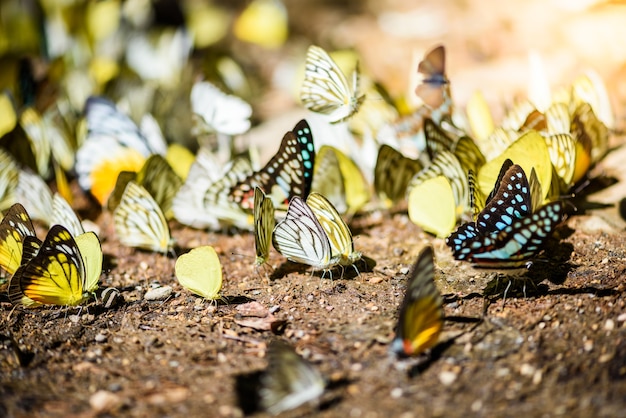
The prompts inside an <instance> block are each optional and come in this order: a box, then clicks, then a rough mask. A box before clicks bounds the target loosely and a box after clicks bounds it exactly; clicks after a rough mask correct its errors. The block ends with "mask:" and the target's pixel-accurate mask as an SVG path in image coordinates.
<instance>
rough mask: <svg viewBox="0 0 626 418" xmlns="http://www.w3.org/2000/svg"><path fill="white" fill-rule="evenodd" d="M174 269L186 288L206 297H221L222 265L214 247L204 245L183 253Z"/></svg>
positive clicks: (212, 298)
mask: <svg viewBox="0 0 626 418" xmlns="http://www.w3.org/2000/svg"><path fill="white" fill-rule="evenodd" d="M174 269H175V271H176V278H177V279H178V282H179V283H180V284H181V285H182V286H183V287H184V288H185V289H187V290H189V291H190V292H192V293H195V294H196V295H199V296H202V297H203V298H205V299H210V300H216V299H220V290H221V289H222V265H221V264H220V260H219V257H218V256H217V253H216V252H215V249H214V248H213V247H211V246H209V245H203V246H201V247H197V248H194V249H193V250H191V251H189V252H188V253H186V254H183V255H181V256H180V257H178V259H177V260H176V265H175V266H174Z"/></svg>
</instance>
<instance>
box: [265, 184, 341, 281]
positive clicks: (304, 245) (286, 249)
mask: <svg viewBox="0 0 626 418" xmlns="http://www.w3.org/2000/svg"><path fill="white" fill-rule="evenodd" d="M272 242H273V244H274V248H276V251H278V252H279V253H281V254H282V255H284V256H285V257H287V259H288V260H290V261H294V262H296V263H302V264H307V265H310V266H313V267H315V268H317V269H328V268H329V267H331V266H333V265H334V264H336V263H337V262H338V260H337V259H336V258H334V257H332V253H331V247H330V242H329V240H328V236H327V235H326V232H325V231H324V228H323V227H322V225H321V224H320V222H319V221H318V220H317V218H316V217H315V214H314V213H313V211H312V210H311V208H309V206H308V205H307V204H306V202H305V201H304V200H302V199H301V198H300V197H298V196H295V197H294V198H293V199H291V202H290V203H289V209H288V210H287V216H286V217H285V219H284V220H282V221H281V222H279V223H278V224H277V225H276V227H275V228H274V234H273V238H272Z"/></svg>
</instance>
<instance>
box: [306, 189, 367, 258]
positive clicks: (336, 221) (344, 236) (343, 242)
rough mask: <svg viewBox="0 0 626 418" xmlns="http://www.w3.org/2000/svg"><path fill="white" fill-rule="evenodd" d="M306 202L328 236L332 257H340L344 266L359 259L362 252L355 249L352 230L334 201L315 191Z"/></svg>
mask: <svg viewBox="0 0 626 418" xmlns="http://www.w3.org/2000/svg"><path fill="white" fill-rule="evenodd" d="M306 203H307V205H308V206H309V207H310V208H311V210H312V211H313V214H314V215H315V217H316V218H317V220H318V221H319V223H320V224H321V225H322V228H323V229H324V232H326V235H327V236H328V241H329V243H330V252H331V257H332V258H335V257H338V260H339V264H340V265H342V266H351V265H353V264H354V263H356V262H357V261H359V260H360V259H361V255H362V254H361V252H359V251H355V250H354V241H353V239H352V232H350V228H348V225H347V224H346V222H345V221H344V220H343V219H342V218H341V215H340V214H339V213H338V212H337V210H336V209H335V208H334V206H333V205H332V203H330V202H329V201H328V199H326V198H325V197H324V196H322V195H321V194H319V193H315V192H314V193H311V194H310V195H309V197H307V199H306Z"/></svg>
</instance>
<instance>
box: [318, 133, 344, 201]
mask: <svg viewBox="0 0 626 418" xmlns="http://www.w3.org/2000/svg"><path fill="white" fill-rule="evenodd" d="M314 172H315V174H314V175H313V182H312V184H311V190H312V191H313V192H317V193H320V194H323V195H324V196H327V197H328V200H329V201H331V202H332V204H333V206H335V208H337V211H339V212H340V213H346V211H347V210H348V202H347V199H346V188H345V181H344V178H343V174H341V169H340V168H339V160H338V158H337V154H335V153H334V152H333V151H332V148H331V147H329V146H328V145H322V147H321V148H320V149H319V151H318V152H317V155H316V156H315V170H314Z"/></svg>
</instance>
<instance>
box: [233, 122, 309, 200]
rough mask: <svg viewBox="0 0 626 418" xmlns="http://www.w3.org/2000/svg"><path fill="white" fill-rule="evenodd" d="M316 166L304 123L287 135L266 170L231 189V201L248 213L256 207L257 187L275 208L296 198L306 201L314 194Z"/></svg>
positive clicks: (307, 127)
mask: <svg viewBox="0 0 626 418" xmlns="http://www.w3.org/2000/svg"><path fill="white" fill-rule="evenodd" d="M314 165H315V147H314V144H313V134H312V132H311V128H310V127H309V124H308V123H307V122H306V120H304V119H303V120H301V121H300V122H298V123H297V124H296V126H295V127H294V129H293V131H289V132H287V133H286V134H285V136H284V137H283V140H282V142H281V144H280V147H279V148H278V152H276V154H275V155H274V156H273V157H272V158H271V159H270V161H269V162H268V163H267V164H266V165H265V167H263V168H262V169H261V170H259V171H256V172H254V173H252V174H251V175H250V176H249V177H247V178H246V179H244V180H243V181H240V182H239V183H237V184H236V185H235V186H234V187H232V189H231V190H230V197H231V199H232V200H233V201H234V202H236V203H238V204H239V205H240V206H241V207H242V208H243V209H244V210H248V211H251V210H252V209H253V207H254V188H255V187H260V188H261V189H262V190H264V191H265V192H266V194H267V195H268V196H269V197H270V198H271V199H272V200H273V201H274V205H275V206H276V207H280V206H285V205H287V203H288V202H289V200H290V199H291V198H292V197H294V196H299V197H301V198H306V196H308V194H309V192H310V191H311V182H312V180H313V168H314Z"/></svg>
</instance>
